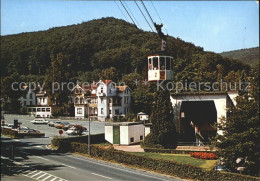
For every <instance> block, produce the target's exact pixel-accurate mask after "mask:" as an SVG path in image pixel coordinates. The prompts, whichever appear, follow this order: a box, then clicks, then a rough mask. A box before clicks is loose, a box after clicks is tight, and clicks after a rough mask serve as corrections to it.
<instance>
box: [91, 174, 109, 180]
mask: <svg viewBox="0 0 260 181" xmlns="http://www.w3.org/2000/svg"><path fill="white" fill-rule="evenodd" d="M91 174H93V175H97V176H100V177H104V178H107V179H110V180H111V179H112V178H110V177H106V176H103V175H99V174H96V173H91Z"/></svg>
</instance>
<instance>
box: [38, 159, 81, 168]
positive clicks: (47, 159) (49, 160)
mask: <svg viewBox="0 0 260 181" xmlns="http://www.w3.org/2000/svg"><path fill="white" fill-rule="evenodd" d="M35 157H37V158H41V159H43V160H46V161H50V162H57V161H52V160H49V159H47V158H43V157H41V156H35ZM62 165H64V166H66V167H70V168H73V169H77V168H76V167H73V166H70V165H67V164H62Z"/></svg>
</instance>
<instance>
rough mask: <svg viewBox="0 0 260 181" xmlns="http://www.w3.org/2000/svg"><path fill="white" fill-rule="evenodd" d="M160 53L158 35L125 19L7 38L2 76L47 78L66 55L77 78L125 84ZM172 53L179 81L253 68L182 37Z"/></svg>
mask: <svg viewBox="0 0 260 181" xmlns="http://www.w3.org/2000/svg"><path fill="white" fill-rule="evenodd" d="M159 49H160V38H159V37H158V35H157V34H155V33H151V32H144V31H142V30H139V29H137V28H136V27H135V26H134V25H132V24H129V23H127V22H125V21H123V20H119V19H115V18H103V19H98V20H92V21H89V22H84V23H82V24H79V25H72V26H66V27H59V28H52V29H49V30H47V31H41V32H33V33H22V34H17V35H9V36H2V37H1V73H2V76H3V77H7V76H11V75H12V74H14V73H18V74H19V75H25V76H28V75H37V76H39V75H45V72H46V70H47V68H48V67H49V66H50V64H51V61H52V59H55V58H56V57H57V54H58V53H62V54H63V55H65V56H66V57H67V58H68V64H67V66H68V67H69V70H70V73H71V79H72V80H74V79H77V78H83V79H84V78H87V79H94V80H97V79H99V78H109V77H106V76H112V77H111V78H116V79H117V80H120V79H121V78H122V77H123V76H124V75H125V74H129V73H132V72H136V73H139V74H141V75H142V77H143V78H145V77H146V65H147V64H146V56H147V55H149V54H150V53H152V52H155V51H158V50H159ZM168 53H169V54H170V55H172V56H173V57H174V58H175V65H174V69H175V75H176V76H175V78H176V80H184V79H188V80H193V79H195V80H202V79H204V80H205V81H206V80H209V81H212V80H216V78H217V73H218V72H219V71H220V70H219V69H221V71H222V72H221V73H222V76H223V77H224V76H226V75H227V74H228V73H229V72H230V71H239V70H242V69H247V68H248V67H246V66H244V65H243V64H242V63H240V62H238V61H234V60H229V59H227V58H222V57H221V56H220V55H218V54H215V53H211V52H204V51H203V48H201V47H196V46H194V45H193V44H192V43H187V42H184V41H182V40H181V39H179V38H177V39H176V38H173V37H168ZM220 65H221V66H220ZM101 75H102V76H103V77H100V76H101ZM104 76H105V77H104ZM33 77H35V76H33Z"/></svg>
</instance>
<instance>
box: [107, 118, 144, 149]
mask: <svg viewBox="0 0 260 181" xmlns="http://www.w3.org/2000/svg"><path fill="white" fill-rule="evenodd" d="M144 129H145V128H144V125H143V124H142V123H137V122H118V123H106V124H105V139H106V140H107V141H108V142H109V143H112V144H119V145H131V144H135V143H139V142H140V141H142V140H143V139H144V135H145V134H144Z"/></svg>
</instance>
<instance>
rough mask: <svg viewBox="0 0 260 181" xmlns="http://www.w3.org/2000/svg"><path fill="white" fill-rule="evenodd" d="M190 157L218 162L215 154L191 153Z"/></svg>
mask: <svg viewBox="0 0 260 181" xmlns="http://www.w3.org/2000/svg"><path fill="white" fill-rule="evenodd" d="M190 156H191V157H193V158H200V159H205V160H216V159H218V157H217V155H216V154H215V153H207V152H190Z"/></svg>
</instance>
